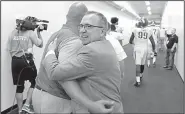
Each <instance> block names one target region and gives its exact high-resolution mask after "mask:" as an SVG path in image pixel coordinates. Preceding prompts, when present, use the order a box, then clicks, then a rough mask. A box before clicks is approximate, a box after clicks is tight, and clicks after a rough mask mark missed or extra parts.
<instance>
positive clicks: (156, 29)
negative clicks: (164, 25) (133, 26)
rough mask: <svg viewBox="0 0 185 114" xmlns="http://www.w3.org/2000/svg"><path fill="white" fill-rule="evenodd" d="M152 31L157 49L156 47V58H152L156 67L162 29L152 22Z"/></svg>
mask: <svg viewBox="0 0 185 114" xmlns="http://www.w3.org/2000/svg"><path fill="white" fill-rule="evenodd" d="M150 29H151V30H152V36H153V39H154V41H155V47H156V50H155V52H156V53H154V57H153V58H152V59H153V66H154V67H155V66H156V57H157V52H158V42H159V38H160V28H159V27H157V26H156V25H155V21H152V24H151V27H150Z"/></svg>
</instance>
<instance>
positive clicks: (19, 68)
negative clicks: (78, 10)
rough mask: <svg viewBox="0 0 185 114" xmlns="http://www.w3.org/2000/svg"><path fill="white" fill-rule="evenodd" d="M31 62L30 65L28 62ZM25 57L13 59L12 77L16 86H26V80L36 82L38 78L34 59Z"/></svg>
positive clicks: (14, 57)
mask: <svg viewBox="0 0 185 114" xmlns="http://www.w3.org/2000/svg"><path fill="white" fill-rule="evenodd" d="M27 60H28V61H29V63H28V62H27ZM27 60H26V59H25V56H24V55H23V56H21V57H16V56H13V57H12V77H13V84H14V85H24V81H25V80H29V81H30V82H31V81H32V80H35V78H36V76H37V69H36V67H35V63H34V61H33V59H30V58H27Z"/></svg>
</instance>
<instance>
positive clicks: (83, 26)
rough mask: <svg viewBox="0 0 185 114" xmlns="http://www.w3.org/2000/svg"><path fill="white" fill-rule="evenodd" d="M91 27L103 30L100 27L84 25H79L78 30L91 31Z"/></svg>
mask: <svg viewBox="0 0 185 114" xmlns="http://www.w3.org/2000/svg"><path fill="white" fill-rule="evenodd" d="M93 27H97V28H103V27H101V26H95V25H90V24H85V25H82V24H80V25H79V26H78V28H79V29H82V28H84V29H86V30H89V29H92V28H93Z"/></svg>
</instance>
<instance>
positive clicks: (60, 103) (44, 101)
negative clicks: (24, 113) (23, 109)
mask: <svg viewBox="0 0 185 114" xmlns="http://www.w3.org/2000/svg"><path fill="white" fill-rule="evenodd" d="M32 104H33V108H34V111H35V113H52V114H55V113H65V114H70V113H73V114H75V113H88V110H87V109H86V108H85V107H83V106H82V105H80V104H78V103H77V102H75V101H74V100H67V99H63V98H60V97H56V96H54V95H51V94H49V93H47V92H45V91H42V90H38V89H37V88H35V89H34V91H33V94H32Z"/></svg>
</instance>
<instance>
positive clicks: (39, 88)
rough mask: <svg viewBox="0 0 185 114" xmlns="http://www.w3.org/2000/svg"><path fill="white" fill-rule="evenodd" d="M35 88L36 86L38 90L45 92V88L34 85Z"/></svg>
mask: <svg viewBox="0 0 185 114" xmlns="http://www.w3.org/2000/svg"><path fill="white" fill-rule="evenodd" d="M35 88H37V89H38V90H41V91H44V92H46V91H45V90H43V89H42V88H41V87H40V86H38V85H36V86H35Z"/></svg>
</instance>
